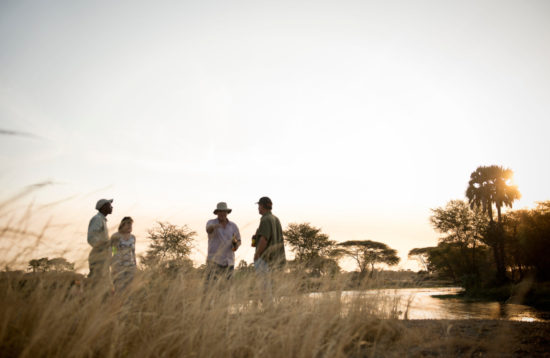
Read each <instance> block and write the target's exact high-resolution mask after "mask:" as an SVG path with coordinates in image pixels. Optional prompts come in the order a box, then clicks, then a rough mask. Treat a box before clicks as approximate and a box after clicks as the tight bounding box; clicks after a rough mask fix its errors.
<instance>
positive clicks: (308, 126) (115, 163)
mask: <svg viewBox="0 0 550 358" xmlns="http://www.w3.org/2000/svg"><path fill="white" fill-rule="evenodd" d="M549 19H550V2H548V1H545V0H541V1H526V0H522V1H502V0H499V1H442V0H434V1H410V0H403V1H367V0H363V1H345V0H344V1H257V0H255V1H193V2H191V1H187V2H186V1H150V2H139V1H125V2H122V1H121V2H116V4H115V3H114V2H111V1H106V2H101V1H89V2H83V1H21V0H16V1H6V0H2V1H1V2H0V130H1V132H0V165H1V168H2V172H1V174H0V185H1V186H2V188H3V189H2V196H1V198H0V200H2V201H5V200H8V199H9V198H11V197H13V196H15V195H17V194H18V193H20V192H21V191H22V190H24V188H25V187H26V186H28V185H31V184H35V183H39V182H44V181H47V180H51V181H52V182H53V184H52V185H49V186H46V187H43V188H41V189H40V190H36V191H33V192H32V193H29V194H28V195H27V196H25V197H22V198H19V199H18V200H16V201H15V200H11V201H10V203H9V205H8V206H5V205H4V206H0V215H1V219H2V222H3V223H5V222H6V221H9V220H11V224H12V225H14V224H17V223H19V221H17V220H19V218H20V217H24V218H26V219H27V220H26V221H25V222H24V224H21V225H29V227H37V228H38V229H35V231H37V230H38V231H39V229H40V228H41V227H43V226H45V225H46V223H47V225H48V229H47V230H46V233H45V236H44V239H43V242H42V244H41V245H40V248H38V249H37V251H35V252H33V253H32V255H35V256H39V255H42V254H43V255H46V254H47V255H50V256H51V255H52V253H53V252H54V251H55V250H69V251H71V253H70V255H69V256H70V258H73V259H75V258H76V257H81V258H85V257H86V255H87V252H88V250H89V248H88V246H87V244H86V239H85V234H86V229H87V224H88V221H89V219H90V217H91V216H92V215H94V213H95V210H94V205H95V202H96V200H97V199H99V198H101V197H107V198H114V199H115V202H114V207H115V208H114V212H113V215H112V216H109V219H110V220H109V223H110V225H112V226H113V229H115V228H116V226H117V224H118V223H119V222H120V219H121V218H122V217H123V216H126V215H130V216H133V217H134V218H135V219H136V224H135V232H136V234H137V236H138V241H140V246H139V250H138V251H140V252H142V251H143V250H144V248H145V247H146V244H147V243H146V241H145V231H146V230H147V229H148V228H150V227H151V226H153V225H154V222H155V221H157V220H161V221H169V222H171V223H174V224H178V225H184V224H187V225H189V227H190V228H192V229H193V230H195V231H197V232H198V239H197V248H196V250H195V252H194V254H193V257H194V259H195V260H196V262H197V264H200V263H202V262H203V261H204V259H205V255H204V254H205V249H206V233H205V232H204V225H205V223H206V221H207V220H208V219H210V218H212V217H213V215H212V210H213V209H214V208H215V206H216V203H217V202H218V201H227V202H228V204H229V206H230V207H232V208H233V213H232V214H231V215H230V216H229V218H230V219H232V220H234V221H235V222H236V223H237V224H238V225H239V226H240V227H241V231H242V234H243V238H244V247H243V249H242V250H239V251H238V254H237V261H238V260H240V259H245V260H247V261H249V262H250V261H251V259H252V256H253V251H252V249H251V248H249V247H248V246H249V244H250V236H251V235H252V233H253V231H254V230H255V228H256V226H257V223H258V220H259V215H258V213H257V209H256V206H255V205H254V203H255V202H256V201H257V199H258V198H259V197H260V196H263V195H268V196H270V197H271V198H272V199H273V202H274V210H273V211H274V213H275V214H276V215H278V216H279V218H280V219H281V221H282V223H283V226H286V225H287V224H288V223H291V222H310V223H311V224H312V225H315V226H317V227H321V228H322V230H323V232H325V233H327V234H328V235H329V236H330V237H331V239H333V240H337V241H345V240H351V239H355V240H362V239H370V240H374V241H381V242H384V243H386V244H388V245H389V246H391V247H393V248H396V249H398V250H399V252H400V254H401V256H402V258H403V261H402V264H401V265H402V267H413V266H411V265H412V264H411V263H410V262H407V261H406V260H407V259H406V254H407V252H408V250H410V249H411V248H414V247H422V246H429V245H435V244H436V242H437V237H438V235H437V233H435V232H434V231H433V230H432V228H431V227H430V225H429V223H428V217H429V215H430V208H435V207H438V206H442V205H445V203H446V202H447V201H449V200H451V199H458V198H463V197H464V191H465V189H466V186H467V183H468V180H469V176H470V173H471V172H472V171H474V170H475V169H476V168H477V167H478V166H480V165H492V164H497V165H502V166H505V167H509V168H511V169H513V170H514V172H515V181H516V184H517V185H519V189H520V191H521V193H522V195H523V198H522V200H521V201H520V202H517V203H516V204H515V205H514V207H515V208H520V207H532V206H533V205H534V202H535V201H542V200H550V185H549V183H550V166H549V164H548V163H549V161H548V159H547V156H548V154H549V153H550V141H549V140H548V133H550V118H549V113H550V21H549ZM30 203H33V206H32V208H31V210H30V214H28V213H27V214H25V211H24V210H27V209H28V208H29V205H30ZM51 203H53V204H54V205H47V204H51ZM45 204H46V206H44V205H45ZM4 245H6V244H5V242H4ZM12 252H13V248H12ZM6 255H7V254H6Z"/></svg>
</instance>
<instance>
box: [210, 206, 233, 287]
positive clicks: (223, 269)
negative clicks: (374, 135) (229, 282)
mask: <svg viewBox="0 0 550 358" xmlns="http://www.w3.org/2000/svg"><path fill="white" fill-rule="evenodd" d="M229 213H231V209H229V208H228V207H227V203H224V202H220V203H218V205H217V206H216V209H215V210H214V215H217V216H218V217H217V218H216V219H212V220H208V222H207V223H206V233H207V234H208V256H207V258H206V266H207V277H206V280H207V282H208V283H210V282H212V281H215V280H217V279H218V278H219V277H226V278H227V279H229V278H231V275H232V274H233V269H234V267H235V251H236V250H237V249H238V248H239V246H241V234H240V233H239V228H238V227H237V225H236V224H235V223H234V222H231V221H229V220H228V219H227V214H229Z"/></svg>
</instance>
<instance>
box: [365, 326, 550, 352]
mask: <svg viewBox="0 0 550 358" xmlns="http://www.w3.org/2000/svg"><path fill="white" fill-rule="evenodd" d="M381 327H382V328H381V330H380V331H381V333H382V331H384V330H392V329H396V331H395V332H394V334H389V335H388V336H393V339H392V341H393V342H389V341H388V342H387V345H386V344H384V345H385V346H384V347H378V349H377V347H372V346H371V347H369V346H368V343H367V342H365V353H367V351H368V352H369V353H371V354H372V353H374V354H373V355H368V354H367V355H366V356H376V357H550V322H517V321H497V320H409V321H399V322H398V324H397V325H393V324H388V325H387V326H386V328H384V325H383V324H382V325H381ZM383 333H384V334H386V335H387V334H388V332H383Z"/></svg>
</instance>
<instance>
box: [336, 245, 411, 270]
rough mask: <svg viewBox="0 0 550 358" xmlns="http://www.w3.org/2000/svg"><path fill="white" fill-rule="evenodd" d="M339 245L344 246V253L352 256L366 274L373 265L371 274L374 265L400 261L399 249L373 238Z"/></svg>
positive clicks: (392, 264) (391, 263)
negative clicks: (372, 239)
mask: <svg viewBox="0 0 550 358" xmlns="http://www.w3.org/2000/svg"><path fill="white" fill-rule="evenodd" d="M338 245H339V246H341V247H343V248H344V254H345V255H347V256H349V257H351V258H352V259H353V260H355V262H356V263H357V266H358V267H359V272H360V273H361V274H362V275H364V274H366V273H367V270H368V267H369V266H370V267H371V271H370V276H371V277H372V275H373V273H374V265H376V264H386V265H388V266H394V265H397V264H398V263H399V261H400V259H399V257H398V256H397V251H396V250H394V249H392V248H390V247H389V246H388V245H386V244H384V243H382V242H377V241H371V240H351V241H345V242H342V243H340V244H338Z"/></svg>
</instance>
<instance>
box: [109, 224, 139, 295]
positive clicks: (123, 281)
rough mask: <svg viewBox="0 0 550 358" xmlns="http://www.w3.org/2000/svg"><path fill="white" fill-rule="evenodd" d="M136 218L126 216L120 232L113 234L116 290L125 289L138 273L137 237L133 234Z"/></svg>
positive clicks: (112, 264)
mask: <svg viewBox="0 0 550 358" xmlns="http://www.w3.org/2000/svg"><path fill="white" fill-rule="evenodd" d="M133 223H134V220H133V219H132V218H131V217H129V216H125V217H124V218H123V219H122V221H121V222H120V225H119V226H118V232H116V233H114V234H113V236H111V249H112V253H113V256H112V259H111V275H112V277H113V283H114V286H115V292H120V291H122V290H124V289H125V288H126V287H127V286H128V284H130V283H131V282H132V280H133V279H134V275H135V273H136V237H135V236H134V235H132V225H133Z"/></svg>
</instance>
